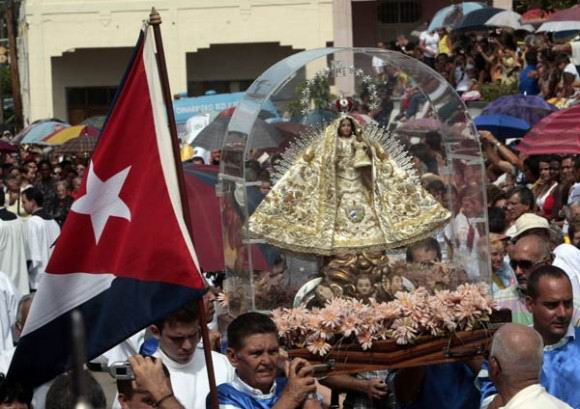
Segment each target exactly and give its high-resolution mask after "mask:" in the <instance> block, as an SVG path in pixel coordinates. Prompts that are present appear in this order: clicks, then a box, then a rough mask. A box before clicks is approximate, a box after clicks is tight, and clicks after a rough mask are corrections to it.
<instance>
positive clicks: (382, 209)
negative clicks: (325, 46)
mask: <svg viewBox="0 0 580 409" xmlns="http://www.w3.org/2000/svg"><path fill="white" fill-rule="evenodd" d="M341 106H342V105H341ZM367 131H368V132H367ZM389 145H391V146H389ZM395 145H397V146H396V148H395V149H390V148H393V147H394V146H395ZM397 149H398V150H399V151H400V147H399V146H398V143H397V142H396V141H394V140H393V139H391V138H384V137H383V130H382V129H381V128H374V129H372V128H367V129H366V130H363V129H362V128H361V127H360V125H359V124H358V123H357V121H356V120H355V119H354V118H353V117H351V116H349V115H347V114H346V112H343V114H342V116H341V117H340V118H339V119H337V120H336V121H334V122H333V123H331V124H330V125H329V126H328V127H326V128H325V129H324V130H322V131H321V132H319V133H318V134H317V135H316V136H315V137H313V138H312V140H311V141H310V143H309V144H308V145H307V146H306V147H305V148H304V149H303V150H301V151H300V152H297V153H296V154H295V157H293V158H290V159H289V161H290V165H289V166H288V169H287V171H286V172H285V173H284V174H283V175H282V176H281V178H280V179H279V181H278V182H277V183H276V184H275V185H274V186H273V187H272V190H271V191H270V193H269V194H268V195H267V196H266V198H265V199H264V200H263V201H262V203H261V204H260V205H259V206H258V208H257V209H256V211H255V212H254V213H253V214H252V216H251V217H250V220H249V227H250V234H251V235H252V236H253V237H256V238H262V239H264V240H265V241H266V242H268V243H270V244H272V245H275V246H277V247H280V248H282V249H286V250H291V251H295V252H301V253H310V254H319V255H327V256H328V255H335V254H338V253H345V252H347V253H360V252H362V251H365V250H385V249H392V248H398V247H403V246H405V245H407V244H409V243H412V242H414V241H417V240H419V239H421V238H424V237H427V236H429V235H431V234H432V233H433V232H434V231H435V230H437V229H438V228H440V227H441V226H443V225H444V224H445V223H446V222H447V220H448V219H449V217H450V214H449V212H448V211H447V210H446V209H445V208H443V207H442V206H441V205H440V204H439V203H438V202H437V201H436V200H435V199H434V198H433V196H431V195H430V194H429V193H428V192H427V191H426V190H424V189H423V188H422V187H421V184H420V182H419V181H418V179H417V178H416V176H415V175H414V173H413V171H412V169H411V167H410V166H408V164H407V163H401V160H400V157H393V155H391V153H390V152H391V151H397ZM399 156H400V155H399Z"/></svg>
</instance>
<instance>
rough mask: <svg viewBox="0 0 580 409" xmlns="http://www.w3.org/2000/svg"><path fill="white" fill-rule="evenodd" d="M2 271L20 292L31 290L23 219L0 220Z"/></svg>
mask: <svg viewBox="0 0 580 409" xmlns="http://www.w3.org/2000/svg"><path fill="white" fill-rule="evenodd" d="M0 271H3V272H5V273H6V274H7V275H8V277H10V279H11V280H12V283H13V284H14V285H15V286H16V288H17V289H18V291H19V292H20V294H22V295H25V294H28V293H29V292H30V288H29V284H28V267H27V266H26V251H25V247H24V233H23V226H22V221H20V220H18V219H15V220H0Z"/></svg>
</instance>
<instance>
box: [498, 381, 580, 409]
mask: <svg viewBox="0 0 580 409" xmlns="http://www.w3.org/2000/svg"><path fill="white" fill-rule="evenodd" d="M500 409H572V407H571V406H569V405H568V404H566V403H564V402H562V401H561V400H560V399H558V398H555V397H554V396H552V395H550V394H549V393H548V392H546V389H544V387H543V386H542V385H539V384H536V385H531V386H528V387H527V388H524V389H522V390H521V391H519V392H518V393H517V394H516V395H515V396H514V397H513V398H511V399H510V401H509V402H508V404H507V405H505V406H502V407H501V408H500Z"/></svg>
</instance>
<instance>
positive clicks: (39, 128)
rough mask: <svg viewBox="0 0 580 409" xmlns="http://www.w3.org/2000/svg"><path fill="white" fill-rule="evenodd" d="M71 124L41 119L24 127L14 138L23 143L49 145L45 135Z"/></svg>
mask: <svg viewBox="0 0 580 409" xmlns="http://www.w3.org/2000/svg"><path fill="white" fill-rule="evenodd" d="M69 126H70V125H69V124H65V123H62V122H60V121H40V122H37V123H33V124H31V125H30V126H28V127H27V128H25V129H23V130H22V131H21V132H20V133H19V134H18V135H16V136H15V137H14V139H15V140H17V141H18V140H19V141H20V143H21V144H29V143H30V144H32V143H34V144H39V145H48V144H47V143H46V142H44V141H43V139H44V138H45V137H47V136H48V135H50V134H52V133H54V132H56V131H58V130H60V129H62V128H67V127H69Z"/></svg>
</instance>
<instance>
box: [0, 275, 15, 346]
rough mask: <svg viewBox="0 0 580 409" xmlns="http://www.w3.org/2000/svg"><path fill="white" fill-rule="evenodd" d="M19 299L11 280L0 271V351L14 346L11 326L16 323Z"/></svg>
mask: <svg viewBox="0 0 580 409" xmlns="http://www.w3.org/2000/svg"><path fill="white" fill-rule="evenodd" d="M19 299H20V296H19V295H18V290H16V288H15V287H14V285H13V284H12V280H10V278H8V276H7V275H6V274H4V273H3V272H2V271H0V353H1V352H3V351H5V350H7V349H12V348H13V347H14V339H13V338H12V327H13V326H14V324H15V323H16V311H17V310H18V300H19Z"/></svg>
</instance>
